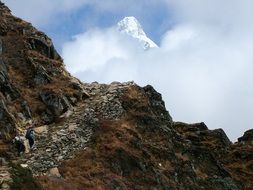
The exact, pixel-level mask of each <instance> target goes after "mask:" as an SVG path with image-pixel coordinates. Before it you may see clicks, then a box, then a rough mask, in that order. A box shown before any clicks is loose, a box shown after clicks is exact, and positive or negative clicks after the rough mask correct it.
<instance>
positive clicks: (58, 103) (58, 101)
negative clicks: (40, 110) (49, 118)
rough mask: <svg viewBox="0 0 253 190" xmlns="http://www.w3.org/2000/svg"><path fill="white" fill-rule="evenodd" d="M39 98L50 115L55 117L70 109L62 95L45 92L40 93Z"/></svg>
mask: <svg viewBox="0 0 253 190" xmlns="http://www.w3.org/2000/svg"><path fill="white" fill-rule="evenodd" d="M40 98H41V100H42V101H43V103H44V104H45V105H46V106H47V108H48V109H49V110H50V111H51V112H52V114H53V115H54V116H57V117H59V116H60V115H61V114H63V113H64V112H66V111H67V110H68V109H69V108H70V107H71V105H70V103H69V102H68V100H67V98H66V97H65V96H64V95H62V94H56V93H53V92H48V91H46V92H41V93H40Z"/></svg>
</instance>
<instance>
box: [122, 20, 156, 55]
mask: <svg viewBox="0 0 253 190" xmlns="http://www.w3.org/2000/svg"><path fill="white" fill-rule="evenodd" d="M117 26H118V30H119V31H120V32H121V33H123V34H126V35H129V36H131V37H132V38H134V39H136V40H138V41H139V42H140V44H141V46H142V47H143V49H144V50H148V49H150V48H157V47H158V46H157V45H156V44H155V43H154V42H153V41H152V40H151V39H149V38H148V37H147V35H146V34H145V32H144V30H143V28H142V26H141V24H140V23H139V21H138V20H137V19H136V18H135V17H125V18H123V19H122V20H121V21H119V22H118V24H117Z"/></svg>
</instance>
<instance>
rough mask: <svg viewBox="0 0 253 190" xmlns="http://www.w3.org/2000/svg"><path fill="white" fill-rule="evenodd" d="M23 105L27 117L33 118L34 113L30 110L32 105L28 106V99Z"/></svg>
mask: <svg viewBox="0 0 253 190" xmlns="http://www.w3.org/2000/svg"><path fill="white" fill-rule="evenodd" d="M21 107H22V108H23V114H24V116H25V118H26V119H31V118H32V113H31V110H30V107H29V106H28V103H27V101H23V102H22V104H21Z"/></svg>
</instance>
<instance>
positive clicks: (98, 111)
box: [0, 2, 253, 190]
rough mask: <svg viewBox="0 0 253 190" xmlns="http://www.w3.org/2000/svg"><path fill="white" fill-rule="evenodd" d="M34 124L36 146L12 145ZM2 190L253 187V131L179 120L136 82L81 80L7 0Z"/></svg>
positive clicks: (2, 44)
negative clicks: (22, 149)
mask: <svg viewBox="0 0 253 190" xmlns="http://www.w3.org/2000/svg"><path fill="white" fill-rule="evenodd" d="M29 120H32V121H33V122H34V123H35V132H36V149H35V150H31V151H29V150H27V152H28V153H25V154H23V155H21V156H20V157H18V156H17V152H16V150H15V147H14V146H13V145H12V144H11V143H10V140H11V139H12V138H13V136H14V135H16V133H17V132H18V133H20V134H21V135H22V133H24V129H25V124H26V122H27V121H29ZM0 132H1V133H0V166H1V169H0V189H5V190H8V189H25V190H26V189H38V190H42V189H43V190H44V189H45V190H51V189H52V190H55V189H57V190H65V189H72V190H79V189H168V190H186V189H188V190H197V189H210V190H252V187H253V181H252V179H253V143H252V130H249V131H247V132H245V134H244V135H243V137H241V138H239V139H238V141H239V142H236V143H232V142H230V140H229V139H228V137H227V136H226V134H225V133H224V131H223V130H222V129H216V130H209V129H208V127H207V126H206V125H205V124H204V123H195V124H186V123H182V122H174V121H173V120H172V117H171V116H170V114H169V112H168V111H167V110H166V108H165V104H164V101H163V100H162V95H161V94H160V93H158V92H157V91H156V90H155V89H154V88H153V87H152V86H150V85H148V86H145V87H140V86H138V85H137V84H135V83H134V82H126V83H118V82H113V83H111V84H99V83H96V82H94V83H91V84H87V83H81V82H79V81H78V80H77V79H76V78H73V77H72V76H71V75H70V74H69V73H68V72H67V71H66V70H65V68H64V65H63V62H62V59H61V57H60V56H59V55H58V53H57V52H56V51H55V49H54V46H53V44H52V42H51V40H50V39H49V38H48V37H47V36H46V35H45V34H43V33H42V32H39V31H37V30H36V29H35V28H33V27H32V26H31V24H29V23H27V22H25V21H22V20H20V19H18V18H16V17H14V16H12V15H11V13H10V10H9V9H8V8H7V7H5V6H4V4H2V3H1V2H0Z"/></svg>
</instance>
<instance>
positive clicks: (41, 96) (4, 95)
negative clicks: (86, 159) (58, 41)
mask: <svg viewBox="0 0 253 190" xmlns="http://www.w3.org/2000/svg"><path fill="white" fill-rule="evenodd" d="M84 95H85V92H83V90H82V87H81V84H80V82H79V81H78V80H76V79H75V78H73V77H71V76H70V74H69V73H68V72H67V71H66V70H65V68H64V65H63V62H62V59H61V57H60V56H59V54H58V53H57V52H56V50H55V49H54V46H53V44H52V41H51V40H50V39H49V38H48V37H47V36H46V35H45V34H44V33H42V32H39V31H37V30H36V29H35V28H34V27H33V26H32V25H31V24H30V23H27V22H25V21H23V20H21V19H19V18H17V17H14V16H12V15H11V13H10V10H9V9H8V8H7V7H6V6H4V5H3V4H2V3H1V4H0V124H1V128H0V131H1V135H2V136H3V138H5V139H10V138H11V137H12V136H13V134H14V133H15V130H16V129H17V128H21V129H22V126H23V125H24V124H25V122H26V121H27V120H30V119H32V120H33V121H35V123H37V124H42V123H51V122H53V121H54V120H55V119H57V117H59V116H60V115H61V114H63V113H64V112H66V111H67V110H68V109H70V108H71V106H72V105H74V104H76V103H77V102H78V101H79V100H80V99H82V98H83V97H84Z"/></svg>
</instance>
